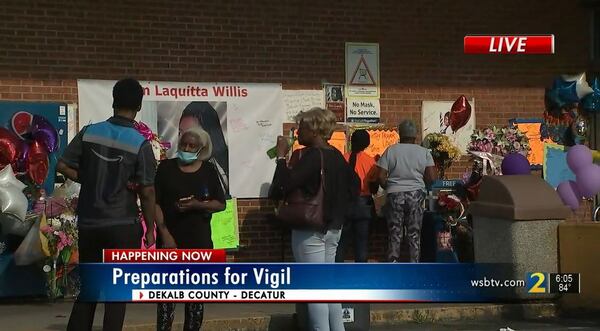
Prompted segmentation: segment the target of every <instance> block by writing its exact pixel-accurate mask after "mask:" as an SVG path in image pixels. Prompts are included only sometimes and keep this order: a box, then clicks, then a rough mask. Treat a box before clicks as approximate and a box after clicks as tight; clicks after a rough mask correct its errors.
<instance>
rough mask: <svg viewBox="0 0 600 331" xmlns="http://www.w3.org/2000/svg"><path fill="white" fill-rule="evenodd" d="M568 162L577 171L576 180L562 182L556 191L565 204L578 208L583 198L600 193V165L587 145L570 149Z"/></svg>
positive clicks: (573, 208)
mask: <svg viewBox="0 0 600 331" xmlns="http://www.w3.org/2000/svg"><path fill="white" fill-rule="evenodd" d="M567 164H568V165H569V168H570V169H571V170H572V171H573V172H574V173H575V181H572V180H568V181H564V182H562V183H560V184H559V185H558V188H557V189H556V191H557V192H558V195H559V196H560V198H561V199H562V201H563V203H564V204H565V205H567V206H569V207H571V209H572V210H577V208H579V204H580V202H581V200H582V199H583V198H592V197H594V196H595V195H596V194H598V193H600V166H598V165H597V164H594V163H593V158H592V152H591V151H590V149H589V148H587V146H585V145H575V146H573V147H571V148H570V149H569V151H568V152H567Z"/></svg>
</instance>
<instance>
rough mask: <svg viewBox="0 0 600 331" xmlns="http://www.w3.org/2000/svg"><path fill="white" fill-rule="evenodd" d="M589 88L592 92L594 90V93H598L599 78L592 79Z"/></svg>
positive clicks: (599, 88) (599, 91)
mask: <svg viewBox="0 0 600 331" xmlns="http://www.w3.org/2000/svg"><path fill="white" fill-rule="evenodd" d="M590 87H591V88H592V90H594V92H596V93H600V77H596V78H594V81H593V82H592V85H590Z"/></svg>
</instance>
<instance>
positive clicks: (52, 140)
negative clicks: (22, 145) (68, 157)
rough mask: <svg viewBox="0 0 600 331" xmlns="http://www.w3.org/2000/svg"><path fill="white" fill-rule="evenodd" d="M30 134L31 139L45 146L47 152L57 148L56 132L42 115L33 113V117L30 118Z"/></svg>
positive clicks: (54, 150)
mask: <svg viewBox="0 0 600 331" xmlns="http://www.w3.org/2000/svg"><path fill="white" fill-rule="evenodd" d="M31 135H32V137H33V140H35V141H37V142H39V143H40V144H42V145H43V146H44V147H46V149H47V150H48V153H53V152H56V150H58V142H59V140H58V132H57V131H56V129H55V128H54V127H53V126H52V124H50V122H48V120H47V119H46V118H44V117H43V116H39V115H33V119H32V120H31Z"/></svg>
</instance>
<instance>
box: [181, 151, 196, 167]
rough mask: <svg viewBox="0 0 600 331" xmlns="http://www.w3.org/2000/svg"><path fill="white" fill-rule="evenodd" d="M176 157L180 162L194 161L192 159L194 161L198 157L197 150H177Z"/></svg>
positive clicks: (188, 162)
mask: <svg viewBox="0 0 600 331" xmlns="http://www.w3.org/2000/svg"><path fill="white" fill-rule="evenodd" d="M177 157H178V158H179V160H180V161H181V162H182V163H184V164H190V163H194V161H196V160H197V159H198V152H196V153H192V152H184V151H177Z"/></svg>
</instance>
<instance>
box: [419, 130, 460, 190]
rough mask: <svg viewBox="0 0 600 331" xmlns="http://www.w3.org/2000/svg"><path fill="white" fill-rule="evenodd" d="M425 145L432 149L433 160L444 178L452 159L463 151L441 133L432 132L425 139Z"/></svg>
mask: <svg viewBox="0 0 600 331" xmlns="http://www.w3.org/2000/svg"><path fill="white" fill-rule="evenodd" d="M423 147H425V148H427V149H429V150H430V151H431V156H433V161H434V162H435V166H436V167H437V169H438V172H439V174H440V178H442V179H443V178H444V176H445V172H446V170H447V169H448V168H450V166H451V165H452V161H456V160H458V159H459V158H460V156H461V152H460V149H458V147H456V146H455V145H454V144H452V142H451V141H450V138H448V136H446V135H445V134H441V133H430V134H428V135H427V136H425V138H424V139H423Z"/></svg>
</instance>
